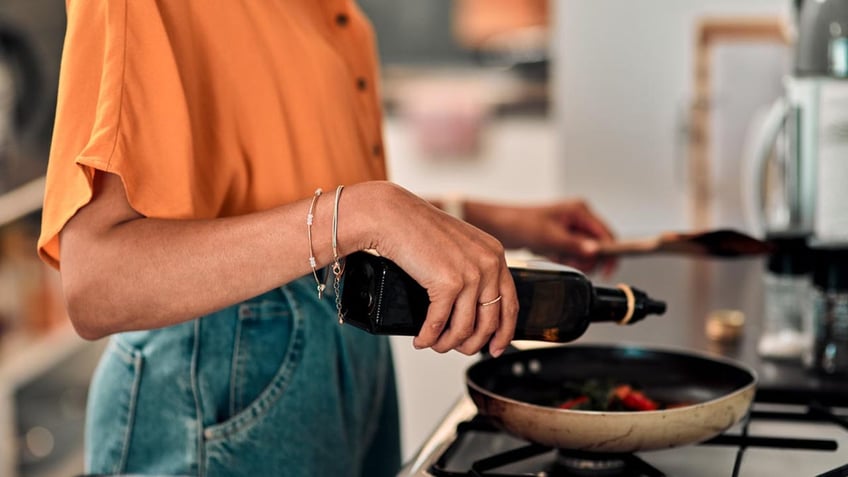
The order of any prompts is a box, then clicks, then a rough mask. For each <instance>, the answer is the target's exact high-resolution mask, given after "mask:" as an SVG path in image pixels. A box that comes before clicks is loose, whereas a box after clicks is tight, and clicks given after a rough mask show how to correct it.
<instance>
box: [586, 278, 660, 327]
mask: <svg viewBox="0 0 848 477" xmlns="http://www.w3.org/2000/svg"><path fill="white" fill-rule="evenodd" d="M663 313H665V303H663V302H661V301H657V300H653V299H651V298H649V297H648V295H646V294H645V292H643V291H641V290H639V289H637V288H632V287H630V286H629V285H619V287H617V288H607V287H595V297H594V300H593V301H592V311H591V319H592V321H593V322H602V321H614V322H618V323H621V324H628V325H629V324H633V323H636V322H638V321H641V320H643V319H644V318H645V317H646V316H648V315H652V314H655V315H661V314H663Z"/></svg>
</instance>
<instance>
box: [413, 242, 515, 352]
mask: <svg viewBox="0 0 848 477" xmlns="http://www.w3.org/2000/svg"><path fill="white" fill-rule="evenodd" d="M493 248H494V251H492V250H487V251H485V252H484V253H482V254H481V255H479V256H477V262H476V263H472V264H471V265H468V266H467V267H465V268H464V270H465V272H464V273H463V274H462V275H463V276H462V280H461V283H452V284H448V286H446V287H444V288H441V287H432V288H430V289H428V291H429V292H430V293H431V303H430V308H429V309H428V313H427V318H426V321H425V323H424V326H423V327H422V329H421V332H420V333H419V335H418V336H417V337H416V338H415V340H414V341H413V344H414V345H415V347H416V348H425V347H430V348H432V349H433V350H434V351H436V352H439V353H446V352H448V351H451V350H456V351H459V352H460V353H463V354H466V355H473V354H475V353H477V352H479V351H480V350H481V349H482V348H483V347H484V346H486V344H487V343H489V342H492V343H493V344H492V345H491V347H490V350H492V351H493V354H494V355H499V354H501V353H502V352H503V350H504V349H505V348H506V346H507V345H508V344H509V342H510V341H511V339H512V336H513V334H514V328H515V322H516V315H517V312H518V300H517V297H516V292H515V283H514V282H513V281H512V277H511V275H510V273H509V269H508V268H507V265H506V260H505V258H504V253H503V249H502V248H500V246H499V245H495V246H493ZM499 297H500V298H499ZM493 337H494V339H493Z"/></svg>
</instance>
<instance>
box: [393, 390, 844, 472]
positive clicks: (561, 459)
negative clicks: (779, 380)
mask: <svg viewBox="0 0 848 477" xmlns="http://www.w3.org/2000/svg"><path fill="white" fill-rule="evenodd" d="M846 416H848V413H846V410H845V409H834V408H828V407H824V406H820V405H818V404H815V403H811V404H809V405H806V406H801V405H794V404H793V405H786V404H774V403H765V402H755V404H754V406H753V409H752V411H751V412H750V413H749V415H748V416H747V417H746V418H745V419H744V420H743V422H742V423H740V424H739V425H737V426H735V427H733V428H731V429H730V430H729V431H727V432H726V433H724V434H722V435H720V436H718V437H716V438H713V439H711V440H709V441H707V442H704V443H701V444H698V445H690V446H684V447H678V448H672V449H667V450H662V451H653V452H641V453H637V454H592V453H586V452H574V451H568V450H560V449H552V448H548V447H544V446H539V445H536V444H533V443H530V442H527V441H524V440H522V439H520V438H517V437H514V436H512V435H510V434H509V433H507V432H505V431H502V430H500V429H498V428H497V427H496V426H494V425H493V424H492V423H491V422H489V421H488V420H487V419H486V418H485V417H483V416H480V415H478V414H477V413H476V408H475V407H474V404H473V403H472V402H471V401H470V400H469V399H467V398H466V399H462V400H460V401H459V402H458V403H457V404H456V405H455V406H454V407H453V408H452V409H451V411H450V413H449V414H448V415H447V416H446V418H445V419H444V420H443V421H442V423H441V425H440V426H439V428H438V429H437V430H436V432H434V433H433V435H432V436H431V438H430V439H429V440H428V441H427V442H426V443H425V445H424V446H423V447H422V449H421V451H420V452H419V453H418V455H417V456H416V458H415V459H413V461H411V462H410V463H409V464H408V465H407V466H406V467H405V468H404V469H403V470H402V472H401V473H400V474H398V475H399V477H466V476H468V477H486V476H494V477H515V476H520V477H574V476H577V477H587V476H588V477H593V476H603V477H620V476H627V477H677V476H685V477H701V476H703V477H706V476H710V477H715V476H720V475H728V476H738V477H766V476H768V477H775V476H781V477H782V476H786V477H802V476H809V477H813V476H820V477H848V452H846V449H848V418H847V417H846Z"/></svg>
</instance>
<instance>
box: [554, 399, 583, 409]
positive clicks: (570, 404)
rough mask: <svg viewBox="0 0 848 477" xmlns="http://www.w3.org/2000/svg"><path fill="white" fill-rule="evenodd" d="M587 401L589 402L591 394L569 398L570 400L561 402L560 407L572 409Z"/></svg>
mask: <svg viewBox="0 0 848 477" xmlns="http://www.w3.org/2000/svg"><path fill="white" fill-rule="evenodd" d="M587 402H589V396H577V397H576V398H574V399H569V400H568V401H565V402H564V403H562V404H560V405H559V408H560V409H571V408H573V407H576V406H579V405H581V404H583V403H587Z"/></svg>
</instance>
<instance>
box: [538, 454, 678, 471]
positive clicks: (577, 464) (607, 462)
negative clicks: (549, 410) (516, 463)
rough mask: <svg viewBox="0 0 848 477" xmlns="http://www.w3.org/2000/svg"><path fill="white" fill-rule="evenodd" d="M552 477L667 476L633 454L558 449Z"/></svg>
mask: <svg viewBox="0 0 848 477" xmlns="http://www.w3.org/2000/svg"><path fill="white" fill-rule="evenodd" d="M554 469H555V470H554V471H553V473H551V474H550V475H552V476H564V477H565V476H568V477H624V476H638V477H663V476H664V475H665V474H663V473H662V472H660V471H659V470H658V469H655V468H654V467H653V466H651V465H650V464H648V463H646V462H645V461H643V460H642V459H640V458H638V457H636V456H635V455H633V454H599V453H593V452H580V451H571V450H566V449H558V450H557V457H556V464H555V467H554Z"/></svg>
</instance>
